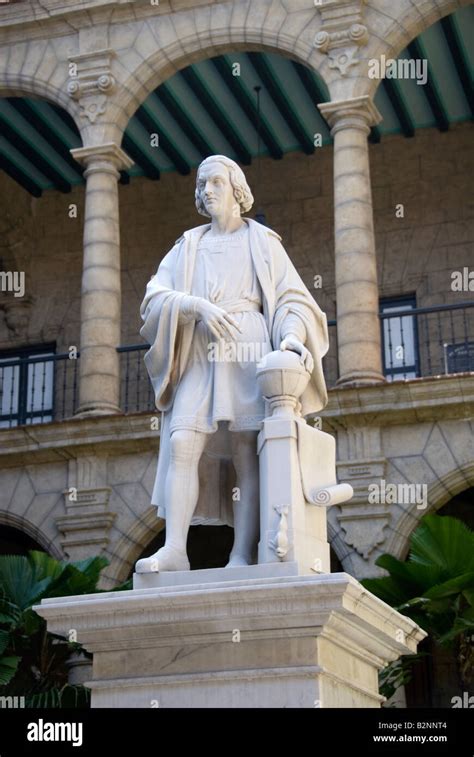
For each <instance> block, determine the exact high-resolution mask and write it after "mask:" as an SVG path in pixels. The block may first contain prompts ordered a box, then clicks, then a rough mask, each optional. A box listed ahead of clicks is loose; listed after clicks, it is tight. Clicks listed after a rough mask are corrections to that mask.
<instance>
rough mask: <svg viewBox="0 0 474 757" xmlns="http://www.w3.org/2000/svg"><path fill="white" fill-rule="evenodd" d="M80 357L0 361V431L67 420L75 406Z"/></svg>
mask: <svg viewBox="0 0 474 757" xmlns="http://www.w3.org/2000/svg"><path fill="white" fill-rule="evenodd" d="M79 356H80V353H77V355H76V357H75V358H73V359H71V355H70V353H68V352H66V353H64V354H57V355H52V354H43V355H41V354H37V355H34V356H33V355H29V356H27V357H16V358H12V359H8V358H6V359H3V358H1V359H0V429H1V428H12V427H13V426H28V425H32V424H36V423H50V422H51V421H60V420H64V419H65V418H70V417H71V416H73V415H74V413H75V412H76V410H77V406H78V392H79V371H78V362H79Z"/></svg>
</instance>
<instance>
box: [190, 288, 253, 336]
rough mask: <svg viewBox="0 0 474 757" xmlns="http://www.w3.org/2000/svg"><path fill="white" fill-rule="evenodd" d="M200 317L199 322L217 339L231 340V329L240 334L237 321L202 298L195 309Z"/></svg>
mask: <svg viewBox="0 0 474 757" xmlns="http://www.w3.org/2000/svg"><path fill="white" fill-rule="evenodd" d="M197 310H198V312H199V316H200V320H201V321H203V323H205V324H206V326H207V328H208V329H209V331H210V332H211V334H213V336H215V337H216V338H217V339H225V338H228V337H230V338H231V339H233V337H234V334H233V333H232V327H233V328H235V329H237V331H240V332H241V333H242V329H241V328H240V326H239V324H238V323H237V321H236V320H235V319H234V318H232V316H231V315H229V313H227V312H226V311H225V310H224V309H223V308H220V307H219V306H218V305H214V304H213V303H212V302H209V301H208V300H205V299H204V298H203V299H202V300H201V302H200V303H199V305H198V308H197Z"/></svg>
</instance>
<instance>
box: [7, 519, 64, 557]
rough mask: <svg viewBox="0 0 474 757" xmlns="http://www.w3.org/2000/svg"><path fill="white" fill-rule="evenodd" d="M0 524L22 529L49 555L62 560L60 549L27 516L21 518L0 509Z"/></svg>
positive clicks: (18, 529)
mask: <svg viewBox="0 0 474 757" xmlns="http://www.w3.org/2000/svg"><path fill="white" fill-rule="evenodd" d="M0 526H10V527H11V528H15V529H16V530H17V531H22V532H23V533H25V534H27V535H28V536H29V537H31V539H34V541H36V542H37V543H38V544H39V545H40V546H41V547H42V548H43V549H44V551H45V552H47V553H48V554H49V555H51V557H54V558H56V560H64V555H63V553H62V552H61V549H60V548H59V547H58V546H57V545H56V544H55V542H54V541H53V540H52V539H48V537H47V536H46V535H45V534H44V533H43V532H42V531H41V530H40V529H39V528H38V527H37V526H35V525H34V524H33V523H31V521H29V520H28V519H27V518H22V517H20V516H19V515H14V514H13V513H10V512H6V511H5V510H0Z"/></svg>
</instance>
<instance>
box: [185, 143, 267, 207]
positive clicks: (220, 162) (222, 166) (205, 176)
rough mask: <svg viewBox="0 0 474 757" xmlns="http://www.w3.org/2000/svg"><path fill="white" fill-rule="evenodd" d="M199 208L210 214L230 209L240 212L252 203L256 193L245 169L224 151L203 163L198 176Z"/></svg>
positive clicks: (211, 156) (197, 200)
mask: <svg viewBox="0 0 474 757" xmlns="http://www.w3.org/2000/svg"><path fill="white" fill-rule="evenodd" d="M195 196H196V208H197V211H198V213H200V214H201V215H203V216H207V217H208V218H211V217H212V216H213V215H214V214H218V215H220V214H222V212H224V213H225V212H229V211H230V212H231V213H232V214H233V215H235V214H236V213H237V214H238V215H241V214H242V213H247V212H248V211H249V210H250V208H251V207H252V205H253V195H252V192H251V191H250V187H249V185H248V184H247V179H246V178H245V175H244V172H243V171H242V169H241V168H240V166H238V165H237V163H236V162H235V161H234V160H231V159H230V158H226V157H225V155H210V156H209V157H208V158H206V159H205V160H203V161H202V163H201V164H200V166H199V168H198V171H197V177H196V194H195Z"/></svg>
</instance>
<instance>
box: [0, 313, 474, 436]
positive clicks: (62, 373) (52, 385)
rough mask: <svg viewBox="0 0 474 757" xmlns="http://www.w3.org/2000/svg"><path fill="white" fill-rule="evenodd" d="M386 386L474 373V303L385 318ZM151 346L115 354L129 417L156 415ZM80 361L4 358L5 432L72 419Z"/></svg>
mask: <svg viewBox="0 0 474 757" xmlns="http://www.w3.org/2000/svg"><path fill="white" fill-rule="evenodd" d="M380 320H381V329H382V353H383V363H384V371H385V375H386V377H387V380H389V381H397V380H404V379H413V378H417V377H423V376H437V375H444V374H453V373H463V372H466V371H474V302H463V303H459V304H456V305H438V306H433V307H425V308H411V309H403V310H395V309H394V310H391V311H388V312H383V313H380ZM336 325H337V324H336V321H329V322H328V326H329V340H330V349H329V352H328V354H327V355H326V357H325V358H324V360H323V367H324V373H325V377H326V383H327V385H328V387H332V386H334V385H335V383H336V380H337V377H338V366H337V328H336ZM148 347H149V345H147V344H134V345H130V346H126V347H118V348H117V352H118V353H119V357H120V376H121V388H120V406H121V408H122V410H123V411H124V413H137V412H145V411H155V406H154V399H153V390H152V387H151V384H150V381H149V378H148V375H147V372H146V369H145V365H144V362H143V357H144V354H145V352H146V350H147V349H148ZM79 357H80V355H79V354H78V355H77V358H75V359H71V355H70V354H69V353H64V354H58V355H53V354H36V355H34V356H31V355H30V356H25V357H12V358H11V359H9V358H8V357H4V358H2V357H0V429H1V428H11V427H14V426H23V425H30V424H36V423H49V422H51V421H61V420H65V419H66V418H71V417H72V416H73V415H74V414H75V412H76V411H77V408H78V399H79V370H78V369H79V365H78V363H79Z"/></svg>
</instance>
